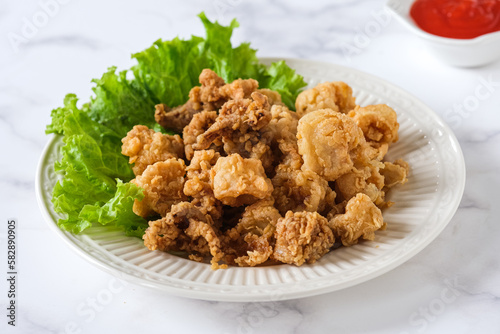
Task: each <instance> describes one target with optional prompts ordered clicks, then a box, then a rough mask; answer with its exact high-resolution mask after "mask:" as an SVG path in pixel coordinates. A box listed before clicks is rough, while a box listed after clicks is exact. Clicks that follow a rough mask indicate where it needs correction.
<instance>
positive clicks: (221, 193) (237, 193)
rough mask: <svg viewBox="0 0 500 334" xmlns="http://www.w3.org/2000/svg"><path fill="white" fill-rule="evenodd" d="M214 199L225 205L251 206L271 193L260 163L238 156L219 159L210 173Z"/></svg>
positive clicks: (270, 187)
mask: <svg viewBox="0 0 500 334" xmlns="http://www.w3.org/2000/svg"><path fill="white" fill-rule="evenodd" d="M210 179H211V182H212V187H213V190H214V195H215V198H217V199H218V200H220V201H221V202H222V203H223V204H225V205H230V206H241V205H248V204H253V203H255V202H256V201H258V200H259V199H264V198H267V197H269V196H270V195H271V193H272V192H273V185H272V183H271V180H270V179H269V178H268V177H267V176H266V173H265V172H264V168H263V167H262V162H261V161H260V160H257V159H244V158H242V157H241V156H240V155H239V154H237V153H236V154H231V155H230V156H227V157H221V158H219V159H218V160H217V163H216V164H215V166H214V167H213V168H212V169H211V171H210Z"/></svg>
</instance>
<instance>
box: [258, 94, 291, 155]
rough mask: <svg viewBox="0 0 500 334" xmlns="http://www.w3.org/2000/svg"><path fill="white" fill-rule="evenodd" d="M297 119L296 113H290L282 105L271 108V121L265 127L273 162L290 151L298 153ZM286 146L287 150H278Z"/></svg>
mask: <svg viewBox="0 0 500 334" xmlns="http://www.w3.org/2000/svg"><path fill="white" fill-rule="evenodd" d="M298 124H299V117H298V116H297V113H295V112H292V111H290V110H289V109H288V108H287V107H286V106H284V105H279V104H277V105H273V106H272V107H271V121H270V122H269V124H268V125H267V126H266V128H265V131H266V134H267V135H268V136H269V137H271V149H272V151H273V154H274V156H275V161H279V157H280V156H283V155H284V154H286V153H287V152H289V151H290V150H291V149H294V151H296V152H298V147H297V125H298ZM282 145H287V146H288V148H285V149H283V147H281V148H280V146H282Z"/></svg>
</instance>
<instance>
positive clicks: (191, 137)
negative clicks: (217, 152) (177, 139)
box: [182, 111, 222, 160]
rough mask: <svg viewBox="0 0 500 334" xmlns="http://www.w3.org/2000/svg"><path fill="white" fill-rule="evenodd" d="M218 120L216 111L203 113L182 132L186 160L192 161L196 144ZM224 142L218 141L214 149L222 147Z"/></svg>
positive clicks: (194, 117)
mask: <svg viewBox="0 0 500 334" xmlns="http://www.w3.org/2000/svg"><path fill="white" fill-rule="evenodd" d="M216 119H217V112H216V111H202V112H200V113H198V114H196V115H194V116H193V118H192V119H191V122H189V124H188V125H187V126H186V127H185V128H184V130H183V131H182V139H183V140H184V148H185V153H186V159H188V160H191V159H192V158H193V154H194V151H195V150H194V148H193V145H194V144H196V142H197V138H198V136H200V135H202V134H204V133H205V131H207V130H208V129H209V128H210V126H212V124H214V123H215V120H216ZM221 145H222V142H221V141H218V142H215V143H213V144H212V146H211V147H212V148H213V149H217V147H218V146H221Z"/></svg>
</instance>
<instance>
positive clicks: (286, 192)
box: [272, 164, 336, 215]
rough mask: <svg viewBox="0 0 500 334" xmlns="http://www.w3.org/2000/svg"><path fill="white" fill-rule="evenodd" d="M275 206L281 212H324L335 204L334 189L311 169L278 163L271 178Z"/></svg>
mask: <svg viewBox="0 0 500 334" xmlns="http://www.w3.org/2000/svg"><path fill="white" fill-rule="evenodd" d="M272 183H273V187H274V190H273V197H274V199H275V201H276V203H275V206H276V208H277V209H278V210H279V212H280V213H281V214H283V215H284V214H285V213H286V212H287V211H294V212H297V211H309V212H314V211H318V212H320V213H321V212H324V211H325V210H327V211H328V210H330V209H331V208H332V207H333V206H334V205H335V197H336V194H335V191H333V190H332V189H331V188H330V186H329V185H328V182H327V181H326V180H325V179H323V178H322V177H320V176H319V175H318V174H316V173H315V172H313V171H310V170H308V171H303V170H300V169H294V168H290V166H288V165H286V164H280V165H279V166H278V167H277V168H276V175H275V176H274V177H273V179H272Z"/></svg>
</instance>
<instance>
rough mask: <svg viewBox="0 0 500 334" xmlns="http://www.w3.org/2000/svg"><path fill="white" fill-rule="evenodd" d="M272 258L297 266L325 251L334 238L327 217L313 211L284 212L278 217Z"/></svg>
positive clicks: (323, 253) (310, 260) (326, 251)
mask: <svg viewBox="0 0 500 334" xmlns="http://www.w3.org/2000/svg"><path fill="white" fill-rule="evenodd" d="M274 236H275V239H276V244H275V246H274V253H273V255H272V258H273V259H275V260H278V261H281V262H283V263H289V264H295V265H297V266H301V265H302V264H304V263H305V262H307V263H314V262H316V260H318V259H319V258H320V257H322V256H323V255H325V254H326V253H328V251H329V250H330V248H331V247H332V246H333V243H334V241H335V238H334V236H333V233H332V231H331V230H330V228H329V227H328V221H327V220H326V218H325V217H323V216H321V215H320V214H318V213H317V212H305V211H303V212H295V213H294V212H291V211H289V212H287V214H286V216H285V217H284V218H280V219H279V220H278V223H277V226H276V231H275V232H274Z"/></svg>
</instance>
